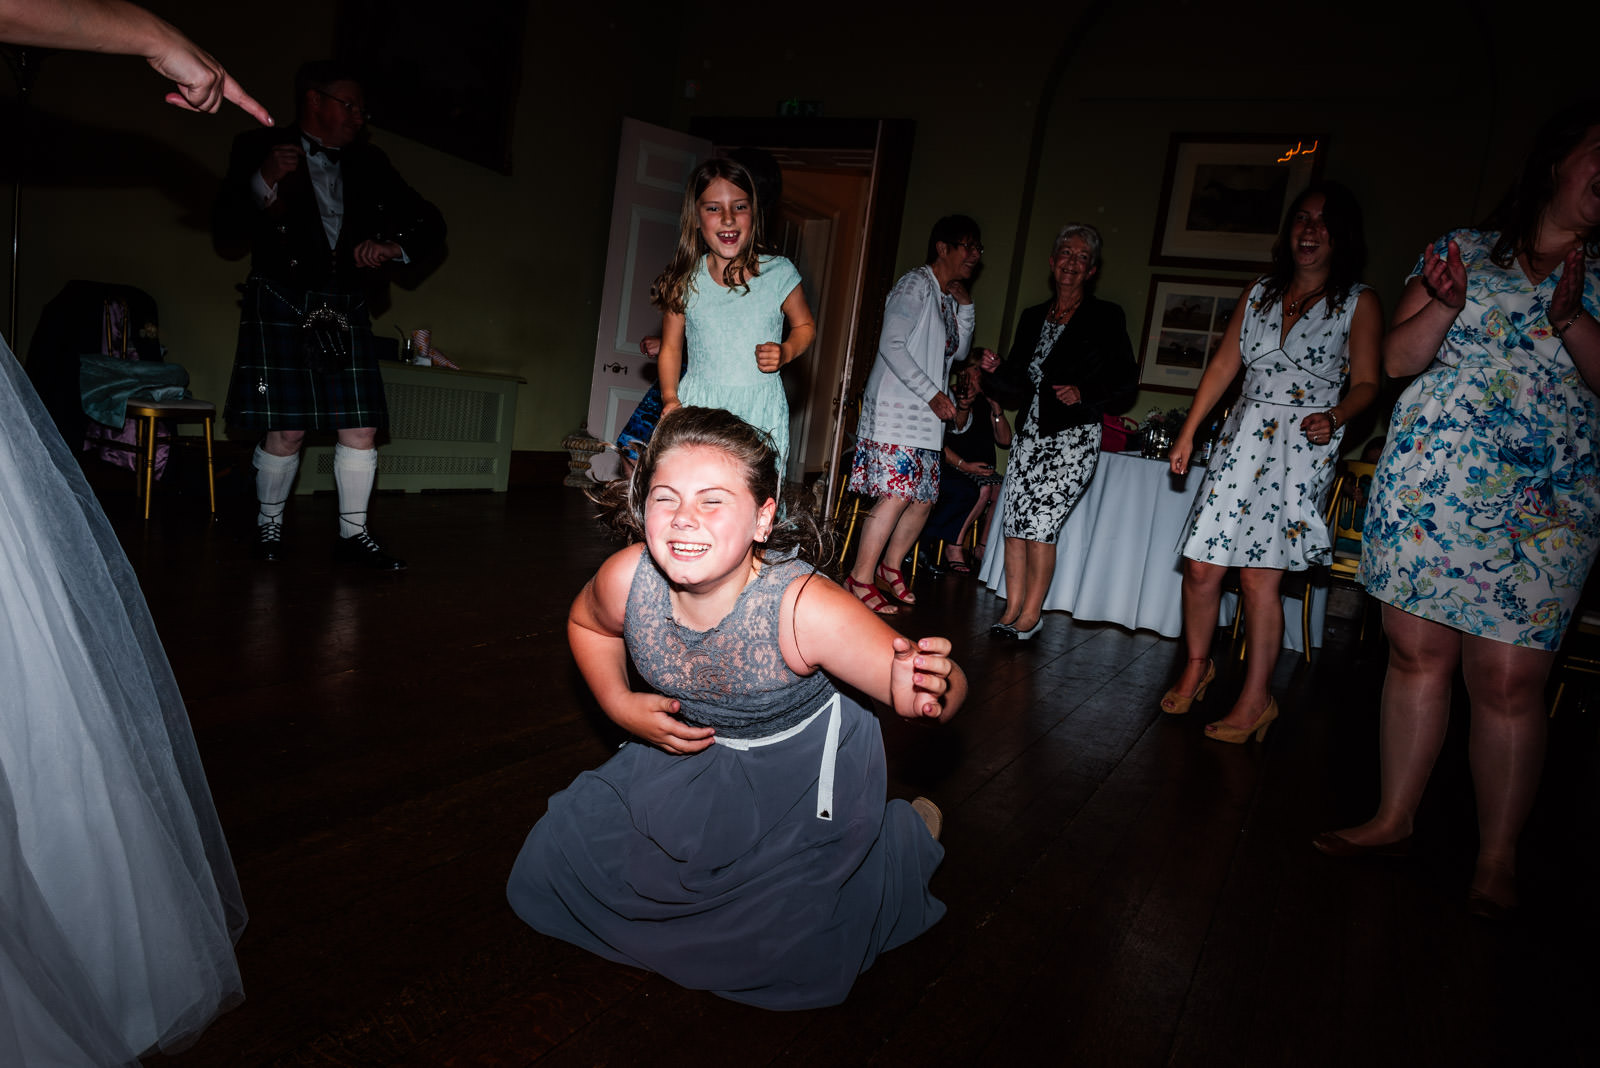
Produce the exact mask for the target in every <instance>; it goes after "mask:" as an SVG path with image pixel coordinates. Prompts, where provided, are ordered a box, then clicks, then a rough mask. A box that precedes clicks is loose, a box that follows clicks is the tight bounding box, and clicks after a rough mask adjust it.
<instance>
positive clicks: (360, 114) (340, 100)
mask: <svg viewBox="0 0 1600 1068" xmlns="http://www.w3.org/2000/svg"><path fill="white" fill-rule="evenodd" d="M312 92H314V93H316V94H317V95H318V96H325V97H327V98H328V99H329V100H332V101H333V102H334V103H335V104H338V105H340V106H342V107H343V108H344V109H345V110H346V111H348V112H349V113H350V114H352V115H354V116H356V117H357V118H359V119H360V120H361V121H362V122H371V121H372V112H370V111H368V110H367V109H365V108H362V107H358V106H357V105H355V104H352V103H351V102H350V101H348V100H346V99H345V98H344V97H342V96H334V95H333V94H332V93H330V92H328V91H327V90H326V89H313V90H312Z"/></svg>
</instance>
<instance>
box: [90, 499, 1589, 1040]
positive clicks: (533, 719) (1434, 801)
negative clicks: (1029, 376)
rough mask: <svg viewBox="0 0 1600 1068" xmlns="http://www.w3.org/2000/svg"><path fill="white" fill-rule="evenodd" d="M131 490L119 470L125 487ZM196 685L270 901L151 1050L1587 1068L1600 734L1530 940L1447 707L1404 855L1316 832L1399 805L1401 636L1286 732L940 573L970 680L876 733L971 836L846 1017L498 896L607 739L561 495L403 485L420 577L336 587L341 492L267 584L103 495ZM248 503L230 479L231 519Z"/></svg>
mask: <svg viewBox="0 0 1600 1068" xmlns="http://www.w3.org/2000/svg"><path fill="white" fill-rule="evenodd" d="M119 487H120V483H119ZM103 497H104V500H105V503H106V507H107V510H108V512H109V513H110V514H111V515H112V517H113V521H114V522H115V523H116V524H117V526H118V529H119V530H120V531H121V532H122V534H123V537H124V540H125V543H126V545H127V548H128V552H129V555H130V556H131V557H132V559H133V561H134V564H135V567H136V568H137V569H138V571H139V574H140V575H141V577H142V580H143V581H144V583H145V589H146V593H147V596H148V598H149V601H150V605H151V608H152V610H153V612H154V613H155V617H156V620H157V623H158V624H159V626H160V629H161V633H162V635H163V638H164V640H165V642H166V645H167V650H168V653H169V655H170V657H171V659H172V663H173V666H174V668H175V670H176V672H177V676H178V679H179V682H180V683H181V684H182V687H183V691H184V694H185V695H186V698H187V701H188V708H189V714H190V717H191V718H192V720H193V722H194V726H195V731H196V734H197V736H198V739H199V745H200V750H201V754H202V756H203V757H204V759H205V763H206V767H207V769H208V772H209V775H210V780H211V785H212V790H213V792H214V794H215V797H216V802H217V807H218V809H219V810H220V812H221V815H222V821H223V826H224V828H225V829H226V830H227V832H228V835H229V839H230V842H231V844H232V848H233V855H234V860H235V862H236V864H237V867H238V870H239V876H240V880H241V882H242V883H243V887H244V894H245V902H246V904H247V906H248V907H249V909H250V914H251V919H250V925H249V928H248V930H246V932H245V934H244V936H243V938H242V940H241V941H240V943H239V947H238V951H239V961H240V964H241V967H242V969H243V973H244V980H245V986H246V992H247V1000H246V1001H245V1002H244V1004H243V1005H242V1006H241V1007H239V1008H237V1009H235V1010H234V1011H232V1012H230V1013H228V1014H226V1015H225V1016H223V1017H222V1018H220V1019H219V1020H218V1021H217V1022H216V1023H215V1024H213V1025H212V1027H211V1028H210V1030H209V1031H208V1032H207V1033H206V1034H205V1035H204V1036H202V1037H201V1039H200V1040H199V1042H198V1043H197V1044H196V1045H195V1046H194V1047H193V1048H191V1049H190V1050H188V1051H186V1052H184V1053H183V1054H180V1055H177V1056H173V1057H153V1058H150V1060H149V1062H148V1063H151V1064H175V1065H181V1066H185V1068H199V1066H210V1065H217V1066H228V1068H238V1066H247V1065H328V1066H334V1065H337V1066H345V1068H354V1066H379V1065H382V1066H391V1065H417V1066H421V1065H525V1064H532V1063H539V1064H542V1065H544V1064H548V1065H600V1064H605V1065H692V1066H695V1068H704V1066H717V1065H765V1064H785V1065H835V1064H864V1063H871V1064H885V1065H943V1064H951V1065H967V1064H975V1065H989V1064H997V1065H1032V1064H1067V1065H1162V1064H1171V1065H1213V1064H1214V1065H1234V1066H1237V1065H1296V1066H1300V1065H1313V1066H1314V1065H1407V1066H1410V1065H1576V1064H1594V1063H1597V1056H1600V1054H1597V1049H1600V1046H1597V1042H1596V1037H1595V1036H1596V1027H1595V1024H1594V1023H1593V1020H1594V1017H1593V1016H1592V1015H1591V1014H1592V1013H1594V1011H1595V1007H1596V1004H1597V997H1596V995H1597V993H1600V983H1597V980H1596V977H1595V972H1596V965H1595V952H1596V948H1597V946H1600V939H1597V937H1596V935H1597V932H1600V924H1597V922H1596V918H1595V917H1596V904H1595V888H1596V885H1597V878H1596V877H1597V874H1600V861H1597V858H1596V836H1595V832H1594V828H1595V827H1596V826H1597V823H1600V821H1597V816H1600V805H1597V801H1596V790H1595V787H1596V781H1597V777H1596V767H1597V762H1600V761H1597V755H1600V745H1597V731H1596V718H1597V717H1596V715H1595V713H1594V712H1593V711H1592V710H1591V711H1572V712H1571V713H1570V714H1563V715H1562V716H1561V717H1558V718H1557V720H1556V721H1555V723H1554V726H1553V731H1552V738H1551V756H1550V761H1549V764H1548V768H1547V772H1546V776H1545V780H1544V785H1543V790H1542V793H1541V795H1540V799H1539V803H1538V807H1537V810H1536V812H1535V815H1534V818H1533V820H1532V822H1531V824H1530V826H1529V828H1528V831H1527V834H1526V836H1525V839H1524V846H1525V854H1526V855H1525V860H1524V869H1525V870H1524V886H1523V889H1524V896H1525V899H1526V908H1525V909H1524V911H1523V915H1522V918H1521V919H1520V920H1518V921H1517V922H1515V923H1513V924H1511V925H1508V926H1504V927H1492V926H1488V925H1486V924H1484V923H1483V922H1482V921H1478V920H1474V919H1472V918H1470V917H1469V916H1468V915H1467V914H1466V912H1465V910H1464V908H1463V904H1464V897H1465V890H1466V881H1467V878H1468V876H1469V874H1470V871H1471V862H1472V852H1473V844H1474V829H1473V820H1474V817H1473V809H1472V801H1471V789H1470V783H1469V780H1468V778H1467V772H1466V753H1465V743H1464V738H1463V737H1462V734H1463V732H1462V730H1461V727H1462V725H1463V723H1464V717H1462V716H1458V717H1457V719H1456V723H1455V725H1454V726H1453V728H1452V735H1451V738H1450V741H1449V743H1448V745H1447V747H1446V750H1445V752H1444V754H1443V756H1442V757H1441V759H1440V763H1439V767H1438V769H1437V772H1436V774H1435V775H1434V781H1433V784H1432V786H1431V787H1430V791H1429V794H1428V798H1427V802H1426V806H1425V808H1424V810H1423V811H1422V813H1421V814H1420V817H1419V823H1418V842H1419V846H1420V851H1419V853H1418V855H1417V856H1416V857H1414V858H1412V859H1409V860H1406V861H1388V862H1376V863H1349V862H1345V863H1340V862H1337V861H1333V860H1329V859H1327V858H1325V857H1323V856H1321V855H1320V854H1318V853H1316V852H1315V851H1313V850H1312V848H1311V846H1310V839H1311V837H1312V835H1313V834H1314V833H1315V832H1317V831H1319V830H1322V829H1325V828H1328V827H1333V826H1341V825H1345V824H1348V823H1350V822H1354V821H1356V820H1358V819H1360V818H1364V816H1365V815H1366V814H1367V813H1368V811H1369V809H1370V807H1371V806H1372V804H1373V802H1374V798H1375V774H1376V755H1375V721H1376V712H1375V709H1376V702H1377V696H1378V691H1379V687H1380V685H1381V675H1382V663H1383V655H1384V653H1383V647H1382V645H1381V644H1377V643H1372V644H1368V645H1367V646H1365V647H1358V645H1357V643H1355V642H1354V640H1353V638H1352V635H1351V634H1350V633H1349V631H1348V629H1347V628H1340V627H1335V628H1334V633H1333V635H1332V640H1331V643H1330V646H1329V648H1327V649H1324V650H1323V651H1321V653H1319V655H1318V658H1317V659H1316V661H1315V662H1314V663H1312V664H1311V665H1310V666H1306V665H1304V664H1303V663H1302V662H1300V661H1298V660H1296V659H1295V658H1294V656H1293V654H1287V653H1286V654H1285V655H1284V656H1283V658H1282V659H1281V660H1280V663H1279V665H1278V674H1277V678H1276V683H1275V686H1276V692H1277V694H1278V697H1279V700H1280V702H1281V703H1282V707H1283V718H1282V720H1280V722H1279V723H1278V724H1277V725H1276V726H1275V727H1274V728H1273V730H1272V733H1271V735H1270V736H1269V738H1268V740H1267V742H1266V743H1265V744H1264V745H1261V746H1254V745H1249V746H1226V745H1221V744H1218V743H1215V742H1211V741H1208V740H1207V739H1206V738H1205V737H1204V735H1203V726H1204V723H1205V722H1206V720H1207V719H1209V718H1212V717H1213V716H1214V715H1218V714H1220V713H1221V712H1222V711H1225V710H1226V708H1227V707H1228V704H1229V702H1231V700H1232V696H1233V693H1234V692H1235V691H1236V687H1237V680H1236V676H1235V674H1234V669H1233V668H1232V667H1231V666H1230V667H1227V668H1225V669H1224V674H1223V676H1222V678H1221V679H1220V682H1219V685H1218V686H1216V687H1214V688H1213V690H1212V694H1211V696H1210V697H1209V698H1208V699H1207V700H1206V701H1205V702H1204V703H1203V704H1201V705H1198V706H1197V707H1196V710H1195V713H1193V714H1191V715H1189V716H1186V717H1167V716H1163V715H1161V714H1159V712H1158V711H1157V708H1156V701H1157V698H1158V697H1159V695H1160V694H1161V692H1162V690H1163V689H1164V687H1165V683H1166V681H1167V679H1168V676H1169V674H1170V673H1171V669H1172V666H1173V661H1174V657H1175V656H1176V655H1177V644H1176V642H1174V641H1171V640H1164V639H1161V638H1158V637H1156V636H1154V635H1151V634H1145V633H1137V634H1134V633H1128V632H1126V631H1123V630H1120V629H1118V628H1116V627H1114V626H1107V625H1080V624H1075V623H1073V622H1072V621H1071V620H1070V619H1068V618H1067V617H1065V616H1062V615H1059V614H1053V615H1052V616H1051V617H1050V618H1049V621H1048V623H1047V624H1046V627H1045V629H1044V631H1043V633H1042V634H1041V635H1040V637H1039V639H1038V640H1037V641H1035V642H1034V643H1032V644H1030V645H1019V644H1016V643H1008V644H997V643H994V642H991V641H990V640H989V639H988V638H987V637H986V634H985V632H986V629H987V626H988V624H989V622H990V620H991V619H992V618H993V617H994V616H995V615H996V614H997V612H998V605H999V602H998V601H997V600H996V599H995V598H994V597H993V596H992V595H991V594H989V593H988V592H987V591H986V590H982V589H981V588H979V587H978V586H977V584H976V583H975V582H974V581H972V580H971V579H958V578H947V579H945V580H943V581H942V582H926V583H923V584H922V588H921V593H922V595H923V607H922V608H920V609H919V610H918V612H917V613H916V615H915V616H914V617H912V618H911V620H910V622H909V623H908V624H907V627H906V629H907V630H908V631H911V632H914V633H943V634H947V635H949V636H951V637H952V639H953V640H954V642H955V646H956V651H957V654H958V657H959V659H960V660H961V662H962V663H963V664H964V666H965V668H966V670H967V673H968V675H969V677H970V678H971V679H972V682H973V689H972V699H971V701H970V703H969V704H968V706H967V708H966V709H965V711H964V712H963V713H962V714H961V715H960V716H959V717H958V718H957V719H956V720H955V721H953V722H952V723H951V724H950V725H949V726H948V727H946V728H942V729H939V730H936V731H929V730H919V729H912V728H909V727H906V726H903V725H901V724H899V723H897V722H887V723H885V724H884V733H885V737H886V743H887V747H888V760H889V772H890V793H891V795H892V796H900V797H910V796H912V795H915V794H919V793H920V794H927V795H929V796H931V797H932V798H934V799H935V800H936V801H938V802H939V804H941V805H942V806H943V808H944V811H945V814H946V824H945V837H944V841H945V845H946V847H947V849H948V855H947V857H946V859H945V862H944V865H943V867H942V868H941V869H940V871H939V873H938V875H937V876H936V878H935V880H934V884H933V889H934V892H935V893H936V894H937V895H938V896H939V897H940V898H941V899H942V900H943V901H944V902H945V903H946V904H947V905H948V906H949V914H948V915H947V916H946V917H945V918H944V919H943V920H942V921H941V922H940V923H939V924H938V925H937V926H935V927H934V928H933V929H932V930H931V931H929V932H928V933H927V934H925V935H924V936H922V937H921V938H919V939H917V940H916V941H914V942H912V943H911V944H909V945H907V946H905V947H902V948H900V949H897V950H895V951H893V952H891V953H889V954H888V955H886V956H885V957H883V958H882V959H880V960H879V961H878V962H877V963H876V964H875V965H874V966H873V967H872V969H871V970H870V971H868V972H867V973H866V974H865V975H863V976H862V977H861V979H860V981H859V982H858V983H857V985H856V988H855V991H854V993H853V994H852V995H851V997H850V999H849V1000H848V1001H847V1002H846V1003H845V1004H844V1005H842V1006H840V1007H838V1008H834V1009H829V1010H821V1011H813V1012H801V1013H789V1014H779V1013H771V1012H765V1011H761V1010H757V1009H752V1008H747V1007H744V1006H741V1005H736V1004H733V1003H731V1002H727V1001H723V1000H721V999H718V998H716V997H714V996H711V995H709V994H704V993H698V992H694V991H687V990H681V989H678V988H676V987H674V986H673V985H672V984H670V983H668V982H666V981H664V980H662V979H660V978H658V977H656V976H653V975H650V974H646V973H642V972H638V971H634V970H631V969H628V968H624V967H619V966H617V965H614V964H610V963H608V962H605V961H602V960H599V959H596V958H594V957H592V956H589V955H588V954H586V953H584V952H581V951H579V950H577V949H574V948H571V947H569V946H567V945H565V944H563V943H560V942H556V941H553V940H551V939H549V938H546V937H544V936H542V935H540V934H537V933H535V932H534V931H532V930H531V929H529V928H527V927H525V926H524V925H523V924H522V923H521V922H520V921H519V920H518V919H517V918H516V917H515V916H514V915H513V914H512V913H511V911H510V909H509V908H508V907H507V905H506V903H505V898H504V882H505V877H506V873H507V871H508V869H509V868H510V866H511V862H512V858H513V857H514V856H515V854H516V852H517V849H518V848H519V846H520V845H521V842H522V839H523V836H524V835H525V834H526V832H527V830H528V828H529V827H530V826H531V825H532V824H533V823H534V821H535V820H537V819H538V818H539V816H540V815H541V814H542V813H543V812H544V809H545V801H546V798H547V797H548V796H549V795H550V794H551V793H552V792H553V791H555V790H557V789H559V788H561V787H562V786H564V785H565V784H566V783H567V782H568V781H569V780H571V779H572V778H573V776H574V775H576V774H577V773H578V772H579V771H582V770H583V769H585V768H589V767H592V766H595V765H597V764H599V763H601V762H602V761H604V760H605V759H606V758H607V756H608V754H609V753H610V752H611V751H612V750H613V749H614V747H615V745H616V744H617V742H618V736H617V735H616V733H615V731H614V729H613V728H611V727H610V725H609V724H608V723H607V722H606V721H605V720H604V718H603V717H602V716H600V715H599V713H598V712H597V710H596V709H595V707H594V706H593V704H592V703H591V701H590V700H589V699H588V697H587V694H586V692H585V690H584V688H583V686H582V685H581V682H580V680H579V678H578V676H577V674H576V672H575V670H574V669H573V666H572V663H571V659H570V657H569V655H568V651H567V645H566V639H565V634H564V626H563V622H564V618H565V614H566V609H567V604H568V602H569V601H570V599H571V597H572V596H573V594H574V593H575V592H576V590H577V589H578V588H579V586H580V585H581V584H582V583H583V582H584V581H585V579H586V578H587V577H588V576H589V574H590V573H591V572H592V571H593V570H594V568H595V566H596V565H597V564H598V563H599V561H600V560H601V559H602V558H603V556H604V554H605V553H607V552H608V551H609V549H610V546H609V544H608V543H607V542H605V541H604V540H603V539H602V538H601V537H600V536H599V535H598V534H597V533H596V531H595V529H594V527H593V526H592V525H591V524H590V522H589V519H588V518H587V517H588V515H589V506H588V505H587V502H585V501H584V500H583V499H582V497H581V495H580V494H579V493H578V491H576V490H572V489H565V488H558V487H551V488H548V489H538V490H519V491H514V492H512V493H510V494H500V495H487V494H485V495H409V496H383V497H380V498H379V499H378V500H377V501H376V502H375V505H374V509H373V525H374V529H375V530H376V531H377V532H378V533H380V534H381V535H383V536H385V537H386V538H387V539H389V541H390V542H392V545H393V547H394V549H395V550H396V552H397V553H399V554H400V555H403V556H405V557H407V558H408V559H409V560H410V562H411V569H410V570H409V571H408V572H406V573H404V574H398V575H394V574H368V573H364V572H351V571H343V570H335V569H334V568H333V566H332V565H331V563H330V561H329V559H328V555H329V549H330V541H331V537H330V536H331V533H332V530H333V526H334V513H335V510H336V509H335V505H334V502H333V500H332V499H331V498H328V497H320V496H319V497H305V498H297V499H295V500H294V501H293V502H292V504H291V512H290V518H291V521H290V523H289V532H290V536H291V539H292V546H293V548H294V550H295V552H296V556H295V557H294V558H293V559H292V560H291V561H290V562H288V563H286V564H283V565H281V566H264V565H258V564H256V563H254V562H252V561H251V559H250V558H249V555H248V553H247V551H246V548H245V546H244V545H243V544H242V543H241V542H240V541H239V540H237V537H236V531H235V528H232V527H230V525H229V524H228V523H221V524H216V525H212V524H209V523H208V522H207V521H206V518H205V516H204V514H203V507H202V508H201V509H200V511H196V510H195V507H194V498H193V496H192V495H190V496H188V497H172V496H168V497H164V498H162V499H158V500H157V502H156V515H155V517H154V518H153V519H152V520H151V521H150V522H149V523H148V524H144V523H141V522H139V521H138V520H137V518H136V517H135V515H134V511H135V502H134V501H133V499H132V497H131V495H122V494H120V493H119V492H116V489H115V488H114V489H112V490H109V491H106V492H104V493H103ZM229 499H230V500H233V499H235V498H229Z"/></svg>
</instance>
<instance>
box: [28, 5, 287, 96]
mask: <svg viewBox="0 0 1600 1068" xmlns="http://www.w3.org/2000/svg"><path fill="white" fill-rule="evenodd" d="M0 41H9V42H11V43H12V44H20V45H37V46H39V47H41V48H71V49H76V50H79V51H84V52H109V53H115V54H118V55H130V56H143V57H144V58H145V60H146V61H148V62H149V64H150V66H152V67H154V68H155V70H156V71H157V73H159V74H160V75H161V76H162V77H164V78H169V79H171V80H172V81H173V82H174V83H176V85H177V88H176V90H175V91H173V92H170V93H168V94H167V103H169V104H172V105H174V106H176V107H180V108H183V109H185V110H187V111H210V112H214V111H216V110H217V108H218V107H220V106H221V105H222V102H223V101H224V100H231V101H233V102H234V103H235V104H237V105H239V107H241V108H243V109H244V110H245V111H246V112H248V113H249V114H250V115H253V116H254V117H255V118H256V119H257V120H259V121H260V122H261V123H263V124H264V125H267V126H271V125H272V116H271V115H269V114H267V109H266V108H264V107H262V106H261V105H260V104H258V103H257V102H256V101H255V98H253V97H252V96H250V94H249V93H246V92H245V91H244V90H243V89H241V88H240V87H239V83H238V82H235V81H234V80H233V78H232V77H230V76H229V74H228V72H227V71H225V70H223V69H222V64H220V63H218V62H217V61H216V60H215V59H213V58H211V56H210V55H209V54H208V53H207V52H206V51H205V50H204V49H202V48H200V47H199V46H198V45H196V44H195V43H194V42H193V41H191V40H189V39H188V38H187V37H185V36H184V35H183V34H182V32H180V31H179V30H178V29H177V27H175V26H173V25H172V24H170V23H168V22H165V21H163V20H161V19H159V18H157V17H156V16H154V15H152V14H151V13H150V12H148V11H146V10H145V9H144V8H142V7H137V6H135V5H133V4H130V3H126V2H125V0H0Z"/></svg>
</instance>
